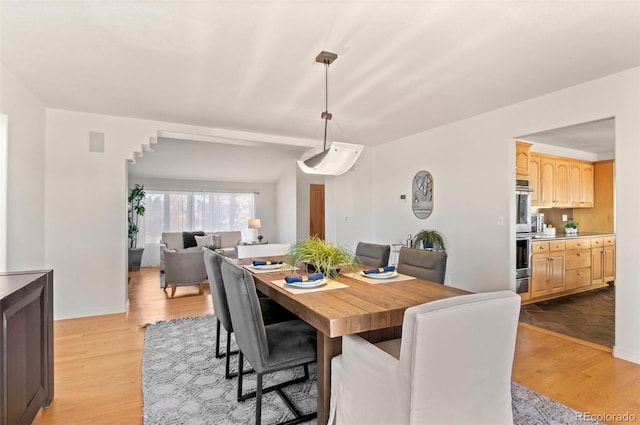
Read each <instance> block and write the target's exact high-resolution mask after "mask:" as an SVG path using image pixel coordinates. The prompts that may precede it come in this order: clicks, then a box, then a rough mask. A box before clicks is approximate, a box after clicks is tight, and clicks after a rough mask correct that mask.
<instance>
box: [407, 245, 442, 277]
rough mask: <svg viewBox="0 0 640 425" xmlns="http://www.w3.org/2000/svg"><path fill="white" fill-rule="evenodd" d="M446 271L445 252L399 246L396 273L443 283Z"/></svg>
mask: <svg viewBox="0 0 640 425" xmlns="http://www.w3.org/2000/svg"><path fill="white" fill-rule="evenodd" d="M446 271H447V253H446V252H440V251H427V250H424V249H415V248H407V247H405V246H403V247H402V248H400V254H399V256H398V273H402V274H406V275H409V276H414V277H417V278H419V279H424V280H429V281H431V282H436V283H444V276H445V273H446Z"/></svg>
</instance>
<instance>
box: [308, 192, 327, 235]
mask: <svg viewBox="0 0 640 425" xmlns="http://www.w3.org/2000/svg"><path fill="white" fill-rule="evenodd" d="M309 236H317V237H318V238H320V239H324V185H323V184H310V185H309Z"/></svg>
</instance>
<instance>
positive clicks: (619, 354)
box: [613, 347, 640, 364]
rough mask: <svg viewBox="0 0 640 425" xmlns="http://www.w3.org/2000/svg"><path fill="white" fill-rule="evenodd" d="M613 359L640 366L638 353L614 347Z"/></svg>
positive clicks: (639, 354)
mask: <svg viewBox="0 0 640 425" xmlns="http://www.w3.org/2000/svg"><path fill="white" fill-rule="evenodd" d="M613 357H616V358H618V359H622V360H626V361H628V362H631V363H636V364H640V353H638V352H635V353H634V352H630V351H624V350H621V349H619V348H617V347H613Z"/></svg>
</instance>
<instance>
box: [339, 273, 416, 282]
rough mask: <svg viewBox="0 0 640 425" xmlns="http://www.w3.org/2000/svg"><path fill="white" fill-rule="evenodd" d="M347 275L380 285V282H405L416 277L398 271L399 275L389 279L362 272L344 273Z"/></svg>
mask: <svg viewBox="0 0 640 425" xmlns="http://www.w3.org/2000/svg"><path fill="white" fill-rule="evenodd" d="M344 275H345V276H347V277H350V278H352V279H357V280H361V281H363V282H365V283H370V284H372V285H378V284H380V283H394V282H404V281H405V280H414V279H415V277H413V276H409V275H406V274H400V273H398V275H397V276H394V277H390V278H389V279H376V278H368V277H364V276H362V275H361V274H360V272H358V273H344Z"/></svg>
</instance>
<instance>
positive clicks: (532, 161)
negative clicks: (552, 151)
mask: <svg viewBox="0 0 640 425" xmlns="http://www.w3.org/2000/svg"><path fill="white" fill-rule="evenodd" d="M529 187H530V188H531V189H532V190H533V192H531V206H533V207H537V206H540V155H536V154H535V153H533V152H532V153H531V154H530V156H529Z"/></svg>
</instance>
